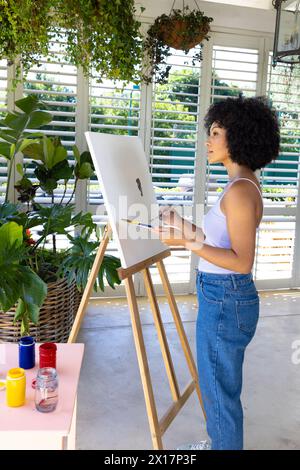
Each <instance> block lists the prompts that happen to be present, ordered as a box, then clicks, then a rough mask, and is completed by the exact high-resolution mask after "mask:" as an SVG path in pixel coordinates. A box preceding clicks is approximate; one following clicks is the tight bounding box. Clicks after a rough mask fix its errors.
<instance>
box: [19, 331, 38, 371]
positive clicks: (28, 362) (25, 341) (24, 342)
mask: <svg viewBox="0 0 300 470" xmlns="http://www.w3.org/2000/svg"><path fill="white" fill-rule="evenodd" d="M34 366H35V341H34V338H33V337H32V336H23V338H21V339H20V341H19V367H22V369H32V368H33V367H34Z"/></svg>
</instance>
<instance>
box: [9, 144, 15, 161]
mask: <svg viewBox="0 0 300 470" xmlns="http://www.w3.org/2000/svg"><path fill="white" fill-rule="evenodd" d="M15 153H16V145H15V144H11V146H10V151H9V159H10V160H11V159H12V158H13V157H14V155H15Z"/></svg>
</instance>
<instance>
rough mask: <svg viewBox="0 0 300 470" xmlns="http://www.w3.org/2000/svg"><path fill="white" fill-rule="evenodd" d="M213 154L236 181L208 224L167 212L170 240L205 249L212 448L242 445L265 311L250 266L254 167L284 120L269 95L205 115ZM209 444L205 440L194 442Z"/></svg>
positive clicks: (201, 290)
mask: <svg viewBox="0 0 300 470" xmlns="http://www.w3.org/2000/svg"><path fill="white" fill-rule="evenodd" d="M205 128H206V130H207V132H208V138H207V142H206V146H207V152H208V161H209V163H210V164H212V163H219V164H220V163H221V164H223V165H224V167H225V168H226V171H227V173H228V177H229V182H228V184H227V185H226V186H225V188H224V191H223V192H222V194H221V196H220V197H219V199H218V201H217V202H216V203H215V205H214V206H213V207H212V208H211V209H210V210H209V211H208V212H207V214H206V215H205V216H204V220H203V225H202V227H203V230H202V229H201V228H200V227H197V226H196V225H194V224H191V223H190V222H188V221H186V220H185V219H183V218H181V217H180V216H179V214H178V213H177V212H176V210H174V209H173V208H168V209H167V210H163V211H162V212H161V218H162V220H163V222H164V223H165V224H172V225H174V226H175V227H176V229H171V230H170V229H164V228H162V227H161V228H160V229H159V234H160V238H161V239H162V240H163V241H164V242H165V243H167V244H168V245H182V246H184V247H185V248H186V249H189V250H191V251H193V252H194V253H196V255H198V256H199V266H198V271H197V295H198V305H199V311H198V318H197V325H196V344H197V365H198V373H199V384H200V389H201V393H202V398H203V403H204V408H205V412H206V418H207V432H208V435H209V437H210V440H211V448H212V449H220V450H223V449H234V450H238V449H243V409H242V404H241V400H240V396H241V391H242V366H243V360H244V353H245V349H246V347H247V345H248V344H249V343H250V341H251V339H252V338H253V336H254V333H255V330H256V325H257V321H258V317H259V296H258V293H257V290H256V288H255V285H254V282H253V278H252V274H251V270H252V266H253V261H254V255H255V241H256V230H257V228H258V227H259V224H260V221H261V219H262V215H263V198H262V194H261V189H260V185H259V181H258V180H257V178H256V175H255V173H254V172H255V170H258V169H261V168H263V167H264V166H266V165H267V164H268V163H270V162H271V161H272V160H274V159H275V158H276V157H277V155H278V152H279V140H280V134H279V125H278V121H277V117H276V114H275V112H274V111H273V110H272V109H270V107H269V106H268V104H267V101H266V100H265V99H264V98H262V97H261V98H243V97H239V98H227V99H226V100H223V101H221V102H218V103H216V104H213V105H212V106H211V107H210V108H209V110H208V113H207V115H206V117H205ZM197 448H198V449H201V448H207V445H205V443H204V444H203V443H202V444H200V445H198V446H197V445H196V446H195V445H194V446H193V445H192V446H191V447H190V449H197Z"/></svg>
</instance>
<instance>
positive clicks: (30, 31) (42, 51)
mask: <svg viewBox="0 0 300 470" xmlns="http://www.w3.org/2000/svg"><path fill="white" fill-rule="evenodd" d="M52 3H53V2H52V1H51V0H39V1H36V0H6V1H4V2H0V24H1V26H0V59H7V60H8V65H12V64H13V62H14V61H15V60H16V59H18V67H17V78H19V79H20V71H21V67H20V64H21V65H22V68H23V72H24V74H25V75H26V73H27V72H28V70H29V69H30V68H31V67H32V66H33V65H34V64H36V63H38V62H39V60H40V59H41V57H43V56H47V55H48V48H49V42H50V41H51V38H52V33H51V25H52V20H51V17H50V15H49V9H50V7H51V5H52Z"/></svg>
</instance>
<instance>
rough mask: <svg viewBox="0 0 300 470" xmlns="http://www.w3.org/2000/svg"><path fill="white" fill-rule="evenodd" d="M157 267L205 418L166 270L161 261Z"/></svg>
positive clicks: (194, 367) (191, 360) (190, 354)
mask: <svg viewBox="0 0 300 470" xmlns="http://www.w3.org/2000/svg"><path fill="white" fill-rule="evenodd" d="M157 267H158V271H159V274H160V277H161V280H162V284H163V288H164V291H165V294H166V297H167V299H168V303H169V305H170V309H171V312H172V315H173V319H174V322H175V325H176V329H177V332H178V335H179V338H180V342H181V345H182V349H183V352H184V355H185V358H186V361H187V364H188V367H189V369H190V372H191V375H192V377H193V379H194V380H195V385H196V391H197V395H198V398H199V401H200V405H201V408H202V411H203V414H204V417H206V415H205V411H204V406H203V401H202V396H201V391H200V387H199V382H198V373H197V369H196V365H195V362H194V359H193V355H192V352H191V349H190V346H189V343H188V340H187V337H186V334H185V331H184V328H183V324H182V321H181V318H180V315H179V311H178V307H177V304H176V300H175V297H174V294H173V292H172V288H171V285H170V282H169V279H168V276H167V273H166V268H165V265H164V263H163V261H158V262H157Z"/></svg>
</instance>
